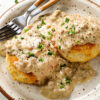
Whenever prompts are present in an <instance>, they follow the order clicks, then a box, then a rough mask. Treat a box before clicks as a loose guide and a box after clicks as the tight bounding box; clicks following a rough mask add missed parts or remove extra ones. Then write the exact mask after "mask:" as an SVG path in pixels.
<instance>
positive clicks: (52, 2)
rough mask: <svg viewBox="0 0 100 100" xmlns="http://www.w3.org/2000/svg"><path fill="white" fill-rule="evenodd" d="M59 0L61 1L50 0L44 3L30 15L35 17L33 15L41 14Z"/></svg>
mask: <svg viewBox="0 0 100 100" xmlns="http://www.w3.org/2000/svg"><path fill="white" fill-rule="evenodd" d="M57 1H59V0H50V1H49V2H48V3H46V4H45V5H43V6H42V7H40V8H38V9H37V10H35V11H34V12H33V13H31V14H30V16H31V17H33V16H35V15H37V14H39V13H40V12H42V11H43V10H45V9H47V8H49V7H50V6H52V5H53V4H55V3H56V2H57Z"/></svg>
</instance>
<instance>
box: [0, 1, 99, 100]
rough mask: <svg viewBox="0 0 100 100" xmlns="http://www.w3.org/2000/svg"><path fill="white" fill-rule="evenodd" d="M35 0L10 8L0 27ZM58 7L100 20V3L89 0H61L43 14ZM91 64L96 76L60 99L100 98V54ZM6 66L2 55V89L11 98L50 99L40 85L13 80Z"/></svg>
mask: <svg viewBox="0 0 100 100" xmlns="http://www.w3.org/2000/svg"><path fill="white" fill-rule="evenodd" d="M34 1H35V0H25V1H22V2H21V3H19V4H18V5H16V6H13V7H11V8H10V9H8V10H7V11H6V12H5V13H4V14H3V15H2V16H1V17H0V27H2V26H3V25H5V23H7V22H8V21H9V20H11V19H12V18H13V17H15V16H18V15H20V14H22V13H23V12H24V11H25V10H26V9H27V8H28V7H29V6H30V5H32V4H33V3H34ZM57 8H59V9H61V10H62V11H65V12H66V13H69V14H72V13H79V14H80V15H82V16H87V15H92V16H94V17H97V18H98V20H100V8H99V5H98V6H97V5H94V4H93V3H92V2H89V0H88V1H87V0H60V1H59V2H58V3H57V4H55V5H54V6H52V7H51V8H49V9H47V10H46V11H44V12H42V13H41V14H45V13H47V12H53V11H54V10H55V9H57ZM41 14H39V15H41ZM39 15H38V16H39ZM35 18H37V17H34V18H33V21H34V20H35ZM90 64H91V66H92V67H93V68H94V69H95V70H96V72H97V74H96V76H95V77H94V78H93V79H92V80H90V81H88V82H87V83H85V84H81V85H77V86H76V88H75V89H74V91H73V93H72V95H71V96H70V97H69V98H63V99H60V100H100V56H98V57H96V58H95V59H93V60H92V61H90ZM5 66H6V64H5V58H3V57H0V90H1V91H2V92H3V93H4V95H5V96H7V97H8V98H9V100H13V99H15V100H48V99H47V98H45V97H43V96H42V95H41V94H40V92H39V87H37V86H34V85H27V84H22V83H18V82H16V81H13V80H12V79H11V77H10V75H9V73H8V71H7V70H6V67H5ZM97 98H99V99H97ZM58 100H59V99H58Z"/></svg>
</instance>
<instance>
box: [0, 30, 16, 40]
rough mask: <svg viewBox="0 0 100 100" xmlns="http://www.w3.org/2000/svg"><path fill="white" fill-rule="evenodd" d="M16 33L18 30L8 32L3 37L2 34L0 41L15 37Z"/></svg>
mask: <svg viewBox="0 0 100 100" xmlns="http://www.w3.org/2000/svg"><path fill="white" fill-rule="evenodd" d="M16 34H17V33H16V32H13V33H12V34H10V33H8V34H7V35H6V36H3V37H1V36H0V41H3V40H6V39H9V38H10V37H13V36H14V35H16Z"/></svg>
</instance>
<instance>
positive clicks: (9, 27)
mask: <svg viewBox="0 0 100 100" xmlns="http://www.w3.org/2000/svg"><path fill="white" fill-rule="evenodd" d="M15 28H17V25H15V24H12V25H10V26H8V25H7V26H6V27H5V28H4V29H3V30H2V31H1V30H0V31H1V32H0V35H1V34H3V33H7V32H9V31H10V30H14V29H15Z"/></svg>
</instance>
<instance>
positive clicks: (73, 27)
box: [70, 25, 75, 34]
mask: <svg viewBox="0 0 100 100" xmlns="http://www.w3.org/2000/svg"><path fill="white" fill-rule="evenodd" d="M70 33H71V34H75V25H72V28H71V31H70Z"/></svg>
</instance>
